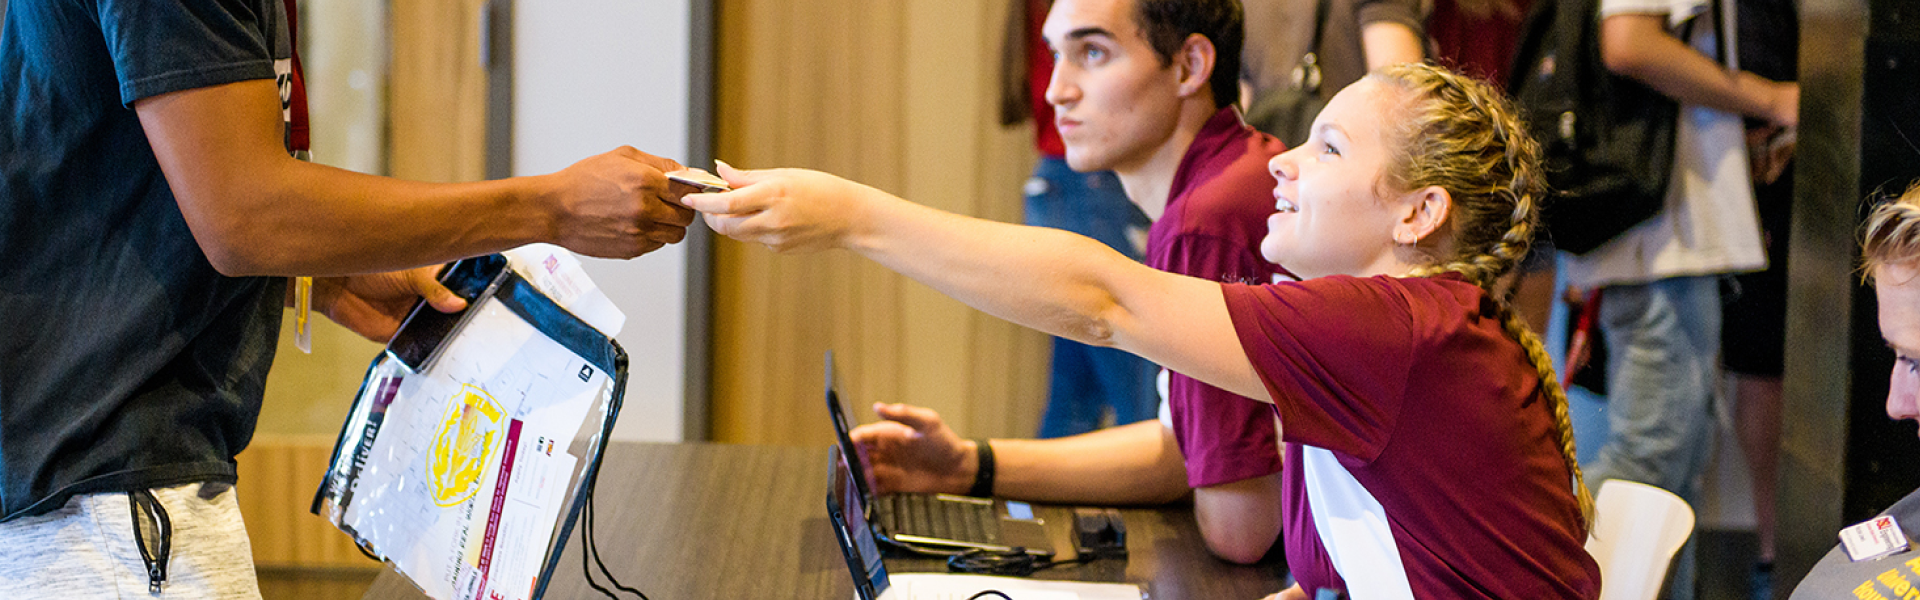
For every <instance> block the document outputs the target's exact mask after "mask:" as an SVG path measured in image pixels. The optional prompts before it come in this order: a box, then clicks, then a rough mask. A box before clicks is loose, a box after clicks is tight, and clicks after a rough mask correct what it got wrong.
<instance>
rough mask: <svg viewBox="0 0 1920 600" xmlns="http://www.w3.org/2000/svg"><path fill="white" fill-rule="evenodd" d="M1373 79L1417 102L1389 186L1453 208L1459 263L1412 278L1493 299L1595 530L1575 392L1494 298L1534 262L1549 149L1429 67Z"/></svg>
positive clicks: (1492, 104) (1463, 85) (1493, 98)
mask: <svg viewBox="0 0 1920 600" xmlns="http://www.w3.org/2000/svg"><path fill="white" fill-rule="evenodd" d="M1369 77H1373V78H1375V79H1377V80H1380V81H1383V82H1386V83H1391V84H1394V85H1396V86H1398V87H1400V88H1401V89H1403V90H1406V91H1408V92H1409V93H1410V96H1411V97H1412V98H1413V100H1411V101H1410V103H1409V104H1408V106H1407V108H1406V113H1407V114H1406V117H1407V118H1404V119H1399V120H1397V122H1396V125H1395V127H1397V129H1398V131H1396V132H1394V133H1397V134H1398V135H1399V138H1398V139H1401V140H1406V143H1405V144H1403V145H1401V146H1400V147H1399V149H1398V150H1397V151H1396V155H1395V156H1394V157H1393V160H1392V162H1391V163H1390V165H1389V166H1388V168H1387V170H1386V174H1385V176H1384V177H1383V179H1382V183H1383V184H1386V185H1387V186H1390V187H1392V188H1393V189H1399V190H1415V189H1422V188H1426V187H1428V186H1439V187H1440V188H1442V189H1445V190H1447V192H1448V193H1449V195H1450V196H1451V197H1452V199H1453V209H1452V212H1451V214H1449V215H1448V219H1449V220H1450V221H1452V227H1453V229H1452V234H1453V243H1452V244H1451V246H1452V250H1451V252H1450V254H1451V255H1450V256H1441V257H1436V260H1435V261H1434V262H1433V263H1432V264H1429V265H1427V266H1424V267H1421V268H1419V269H1416V270H1415V271H1414V272H1413V273H1412V275H1413V276H1418V277H1424V276H1431V275H1437V274H1440V273H1446V272H1452V273H1458V274H1460V276H1461V277H1462V278H1464V279H1466V280H1467V281H1470V282H1473V283H1474V284H1475V285H1478V286H1480V287H1481V288H1484V289H1486V290H1488V295H1489V297H1490V298H1492V299H1493V300H1492V302H1493V304H1494V306H1495V307H1496V309H1497V310H1496V312H1497V316H1498V317H1499V318H1500V320H1501V327H1502V329H1504V330H1505V332H1506V334H1507V335H1508V336H1509V337H1511V338H1513V339H1514V340H1515V341H1517V342H1519V343H1520V346H1521V347H1522V348H1524V349H1525V350H1526V354H1527V359H1528V361H1529V362H1531V363H1532V364H1533V368H1534V371H1536V372H1537V373H1538V374H1539V376H1540V386H1541V389H1542V394H1544V395H1545V396H1546V398H1547V400H1548V402H1550V403H1551V406H1550V408H1551V410H1552V411H1553V417H1554V420H1555V426H1556V427H1557V428H1558V429H1559V434H1560V451H1561V455H1562V458H1563V459H1564V460H1565V461H1566V465H1567V470H1569V471H1571V472H1572V473H1573V482H1572V484H1573V491H1574V496H1575V498H1576V500H1577V502H1578V504H1579V508H1580V516H1581V524H1582V526H1583V528H1584V527H1590V526H1591V525H1592V523H1593V494H1592V492H1591V491H1589V490H1588V488H1587V484H1586V478H1585V476H1583V475H1582V474H1581V473H1580V462H1579V460H1578V459H1576V458H1575V455H1574V447H1573V426H1572V423H1571V421H1570V420H1569V419H1568V416H1567V395H1566V391H1565V390H1563V389H1561V387H1560V383H1559V378H1558V377H1557V376H1555V375H1554V371H1553V361H1552V359H1551V358H1550V357H1549V356H1548V355H1547V350H1546V347H1545V346H1544V345H1543V344H1541V342H1540V338H1539V337H1538V336H1535V335H1534V333H1533V331H1532V330H1531V329H1530V328H1528V327H1527V324H1526V322H1525V321H1523V320H1521V318H1520V316H1519V314H1518V313H1515V312H1514V311H1513V308H1512V306H1510V305H1509V304H1508V303H1507V302H1506V301H1505V300H1504V299H1503V298H1501V297H1500V295H1499V294H1495V293H1494V292H1493V288H1494V285H1495V282H1496V281H1498V280H1499V279H1500V277H1501V276H1502V275H1505V274H1507V273H1508V272H1510V271H1512V270H1513V269H1514V267H1515V266H1516V265H1518V264H1519V263H1520V261H1521V260H1522V259H1523V258H1525V257H1526V255H1527V249H1528V247H1529V246H1530V245H1531V244H1532V242H1533V236H1534V231H1535V230H1536V228H1537V227H1538V226H1539V218H1540V203H1541V201H1542V200H1544V199H1545V198H1546V191H1547V187H1546V182H1545V180H1544V179H1543V177H1544V175H1545V172H1544V170H1543V169H1542V167H1541V165H1540V147H1539V145H1538V144H1537V143H1535V142H1534V141H1533V139H1532V138H1531V137H1529V136H1528V135H1527V133H1526V128H1525V127H1524V126H1523V124H1522V123H1521V122H1520V120H1519V118H1518V117H1517V116H1515V113H1514V110H1513V108H1512V107H1511V106H1510V105H1509V104H1508V103H1507V101H1506V100H1505V98H1504V97H1503V96H1501V94H1500V93H1499V92H1497V91H1494V90H1493V88H1491V87H1489V86H1488V85H1487V84H1485V83H1482V82H1480V81H1478V80H1475V79H1473V78H1470V77H1465V76H1462V75H1459V74H1456V73H1453V72H1451V71H1448V70H1446V69H1444V68H1440V67H1435V66H1432V65H1425V64H1401V65H1394V66H1391V67H1387V68H1384V69H1381V70H1379V71H1375V72H1374V73H1373V74H1372V75H1369Z"/></svg>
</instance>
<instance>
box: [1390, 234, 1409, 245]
mask: <svg viewBox="0 0 1920 600" xmlns="http://www.w3.org/2000/svg"><path fill="white" fill-rule="evenodd" d="M1393 242H1394V243H1396V244H1400V245H1402V246H1412V245H1413V236H1412V235H1410V234H1408V233H1406V232H1401V231H1396V232H1394V233H1393Z"/></svg>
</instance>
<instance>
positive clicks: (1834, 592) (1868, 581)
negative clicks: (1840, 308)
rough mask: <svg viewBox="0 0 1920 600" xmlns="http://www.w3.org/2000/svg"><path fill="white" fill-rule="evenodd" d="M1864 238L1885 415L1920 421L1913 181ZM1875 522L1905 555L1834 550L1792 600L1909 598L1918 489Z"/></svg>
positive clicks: (1916, 564)
mask: <svg viewBox="0 0 1920 600" xmlns="http://www.w3.org/2000/svg"><path fill="white" fill-rule="evenodd" d="M1864 232H1865V233H1864V235H1862V236H1861V237H1862V239H1861V244H1860V246H1861V247H1860V275H1861V277H1862V278H1863V279H1865V280H1866V281H1867V282H1868V283H1870V284H1872V285H1873V294H1874V298H1875V299H1876V300H1877V301H1878V302H1879V305H1880V337H1882V338H1885V339H1886V341H1887V347H1888V348H1891V349H1892V350H1893V356H1894V362H1893V373H1892V375H1891V376H1890V377H1889V378H1888V381H1887V416H1888V417H1891V418H1893V419H1895V420H1920V182H1915V183H1914V185H1913V186H1912V187H1908V188H1907V191H1906V193H1904V194H1901V195H1900V196H1898V197H1896V198H1894V199H1892V200H1888V201H1886V202H1882V203H1881V204H1880V205H1879V206H1876V207H1874V209H1873V213H1872V214H1870V215H1868V216H1867V223H1866V226H1865V227H1864ZM1879 517H1892V518H1893V519H1894V521H1895V522H1896V523H1899V525H1900V527H1899V531H1901V532H1903V533H1905V534H1906V535H1905V537H1906V542H1907V548H1906V549H1904V550H1902V551H1899V552H1894V553H1892V554H1888V555H1886V556H1881V557H1875V558H1868V559H1867V560H1859V561H1855V560H1850V557H1849V556H1848V553H1847V550H1846V549H1845V548H1842V547H1840V546H1835V547H1834V548H1833V550H1831V551H1829V552H1827V555H1826V556H1825V557H1822V558H1821V559H1820V562H1819V563H1817V564H1815V565H1814V567H1813V570H1812V571H1810V572H1808V573H1807V577H1806V578H1805V579H1802V580H1800V585H1799V587H1796V588H1794V590H1793V600H1822V599H1826V598H1849V599H1851V598H1898V597H1900V596H1901V594H1903V593H1906V592H1908V591H1909V589H1910V588H1911V587H1912V586H1911V585H1909V584H1908V583H1907V582H1910V581H1914V580H1920V539H1916V538H1915V537H1914V535H1915V534H1916V533H1920V490H1916V491H1915V492H1914V493H1911V494H1907V497H1905V498H1901V499H1900V501H1899V502H1895V503H1893V506H1890V507H1888V508H1887V510H1885V511H1883V512H1881V513H1880V514H1879V515H1877V516H1876V517H1875V518H1876V519H1878V518H1879ZM1843 539H1844V538H1843ZM1862 558H1867V557H1862ZM1896 585H1897V586H1899V587H1898V589H1897V591H1896V587H1895V586H1896Z"/></svg>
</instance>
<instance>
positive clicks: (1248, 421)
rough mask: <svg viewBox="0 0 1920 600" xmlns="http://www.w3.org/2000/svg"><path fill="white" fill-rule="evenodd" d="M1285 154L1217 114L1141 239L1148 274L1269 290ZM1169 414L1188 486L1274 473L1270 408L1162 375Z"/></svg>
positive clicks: (1230, 116) (1229, 113)
mask: <svg viewBox="0 0 1920 600" xmlns="http://www.w3.org/2000/svg"><path fill="white" fill-rule="evenodd" d="M1283 150H1286V146H1285V145H1284V144H1282V143H1280V140H1278V139H1276V138H1274V137H1273V136H1270V135H1267V134H1264V133H1260V132H1257V131H1254V130H1253V129H1251V128H1248V127H1247V126H1246V125H1244V124H1242V123H1241V122H1240V115H1239V113H1238V112H1236V111H1234V109H1233V108H1231V107H1228V108H1222V109H1220V111H1219V112H1216V113H1214V115H1213V117H1212V118H1210V119H1208V120H1207V123H1206V125H1204V126H1202V127H1201V129H1200V133H1199V134H1198V135H1196V136H1195V137H1194V139H1193V144H1192V145H1190V146H1188V147H1187V153H1186V155H1185V156H1183V157H1181V159H1180V167H1179V168H1178V170H1176V171H1175V172H1174V175H1173V185H1172V187H1171V189H1169V190H1168V194H1167V208H1166V211H1165V213H1163V214H1162V215H1161V216H1160V219H1159V220H1157V221H1154V223H1153V227H1152V228H1150V229H1148V230H1147V252H1146V263H1147V266H1150V267H1153V268H1155V269H1159V270H1162V271H1167V272H1169V273H1179V274H1182V275H1187V276H1190V277H1198V278H1201V279H1206V280H1210V281H1219V282H1234V283H1271V282H1272V281H1273V275H1274V273H1275V272H1276V271H1277V269H1275V267H1274V266H1273V264H1272V263H1269V262H1267V261H1266V260H1265V259H1262V258H1260V239H1261V238H1262V237H1265V236H1266V234H1267V216H1268V215H1271V214H1273V183H1274V181H1273V176H1272V175H1269V174H1268V173H1267V160H1268V159H1270V158H1273V156H1274V155H1276V154H1279V153H1280V152H1281V151H1283ZM1167 383H1168V387H1167V407H1168V411H1169V412H1170V413H1171V415H1172V417H1173V434H1174V439H1175V441H1177V442H1178V443H1179V445H1180V453H1181V454H1182V455H1183V456H1184V457H1185V458H1186V465H1187V485H1189V486H1192V487H1207V486H1213V485H1219V484H1223V483H1230V482H1234V481H1240V480H1242V479H1250V478H1254V477H1260V476H1264V475H1271V474H1274V473H1278V472H1280V464H1281V463H1280V451H1279V442H1280V440H1279V437H1278V435H1277V433H1276V432H1275V431H1274V427H1273V408H1272V407H1271V406H1269V405H1268V404H1267V403H1265V402H1260V401H1258V400H1253V399H1249V398H1246V397H1243V396H1239V395H1236V394H1234V393H1232V392H1228V391H1226V390H1222V389H1220V388H1216V387H1213V386H1210V385H1207V384H1204V383H1200V382H1199V381H1196V380H1194V379H1193V378H1191V377H1187V376H1185V375H1181V374H1179V373H1169V374H1168V382H1167Z"/></svg>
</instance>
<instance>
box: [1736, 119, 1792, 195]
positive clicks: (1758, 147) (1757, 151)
mask: <svg viewBox="0 0 1920 600" xmlns="http://www.w3.org/2000/svg"><path fill="white" fill-rule="evenodd" d="M1798 137H1799V136H1798V135H1797V134H1795V133H1794V132H1793V130H1790V129H1783V128H1781V127H1779V126H1770V127H1750V128H1748V129H1747V160H1748V167H1749V168H1751V169H1752V172H1753V181H1754V183H1759V184H1769V183H1773V182H1774V181H1776V180H1779V179H1780V176H1781V175H1783V174H1785V173H1786V171H1787V163H1790V162H1793V151H1794V146H1795V145H1797V143H1798V142H1797V139H1798Z"/></svg>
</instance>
